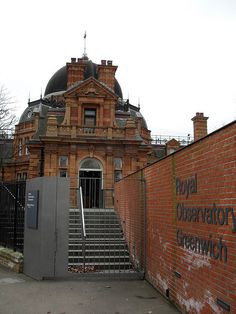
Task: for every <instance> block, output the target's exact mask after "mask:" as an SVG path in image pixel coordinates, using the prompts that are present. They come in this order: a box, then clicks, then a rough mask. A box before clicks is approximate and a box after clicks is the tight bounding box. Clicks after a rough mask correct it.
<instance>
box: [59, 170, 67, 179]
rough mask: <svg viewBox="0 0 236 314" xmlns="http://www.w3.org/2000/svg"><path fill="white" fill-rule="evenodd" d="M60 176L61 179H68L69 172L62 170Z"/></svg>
mask: <svg viewBox="0 0 236 314" xmlns="http://www.w3.org/2000/svg"><path fill="white" fill-rule="evenodd" d="M59 176H60V177H61V178H67V171H66V170H60V172H59Z"/></svg>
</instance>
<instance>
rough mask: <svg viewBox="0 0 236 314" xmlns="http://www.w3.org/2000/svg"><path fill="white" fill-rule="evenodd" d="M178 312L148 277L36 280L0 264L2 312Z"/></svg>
mask: <svg viewBox="0 0 236 314" xmlns="http://www.w3.org/2000/svg"><path fill="white" fill-rule="evenodd" d="M77 313H78V314H141V313H142V314H145V313H146V314H174V313H179V312H178V311H177V310H176V309H175V308H174V307H173V306H172V305H170V304H169V303H168V301H167V300H165V299H164V298H163V297H162V296H161V295H160V294H159V293H158V292H157V291H156V290H155V289H153V287H152V286H150V285H149V284H148V283H147V282H146V281H136V280H135V281H134V280H133V281H72V280H65V281H62V280H61V281H35V280H33V279H31V278H28V277H26V276H24V275H22V274H15V273H13V272H10V271H8V270H6V269H5V268H2V267H1V266H0V314H77Z"/></svg>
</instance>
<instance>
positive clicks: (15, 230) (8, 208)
mask: <svg viewBox="0 0 236 314" xmlns="http://www.w3.org/2000/svg"><path fill="white" fill-rule="evenodd" d="M25 187H26V182H25V181H16V182H0V245H2V246H4V247H8V248H11V249H13V250H15V251H20V252H22V251H23V247H24V215H25V208H24V206H25Z"/></svg>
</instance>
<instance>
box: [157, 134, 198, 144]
mask: <svg viewBox="0 0 236 314" xmlns="http://www.w3.org/2000/svg"><path fill="white" fill-rule="evenodd" d="M151 137H152V144H153V145H166V143H167V142H168V141H170V140H172V139H175V140H176V141H177V142H179V144H180V146H187V145H189V144H191V143H192V142H193V137H192V136H190V134H188V135H187V136H176V135H152V136H151Z"/></svg>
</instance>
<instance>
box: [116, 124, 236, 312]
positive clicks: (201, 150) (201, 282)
mask: <svg viewBox="0 0 236 314" xmlns="http://www.w3.org/2000/svg"><path fill="white" fill-rule="evenodd" d="M141 172H142V173H143V176H144V178H145V180H146V278H147V280H148V281H150V282H151V283H152V284H153V285H154V286H155V287H156V288H157V289H158V290H159V291H160V292H161V293H162V294H164V295H166V296H167V297H168V298H169V299H170V300H171V301H172V302H173V303H175V304H176V305H177V306H178V307H179V308H180V309H181V311H183V312H186V313H229V312H230V313H236V122H233V123H231V124H229V125H227V126H225V127H223V128H222V129H220V130H218V131H216V132H214V133H212V134H210V135H208V136H206V137H204V138H202V139H201V140H199V141H197V142H195V143H193V144H192V145H189V146H188V147H186V148H184V149H182V150H180V151H178V152H176V153H174V154H172V155H170V156H168V157H166V158H164V159H162V160H160V161H158V162H156V163H154V164H152V165H151V166H149V167H146V168H144V169H143V170H142V171H140V173H141ZM135 175H137V173H136V174H135ZM128 178H129V177H127V179H124V181H125V180H128ZM121 184H123V183H122V181H121V182H120V183H118V186H119V185H121ZM123 192H124V196H123V195H122V194H118V193H116V197H117V200H116V203H117V204H118V207H119V204H124V202H123V200H122V199H123V198H125V199H126V204H127V205H128V201H127V199H128V198H132V197H134V195H133V194H131V193H129V190H124V191H123ZM122 202H123V203H122ZM129 202H131V200H130V201H129ZM119 211H120V212H122V211H123V212H125V211H129V207H126V208H123V209H121V208H120V209H119ZM143 250H145V246H144V247H143Z"/></svg>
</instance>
